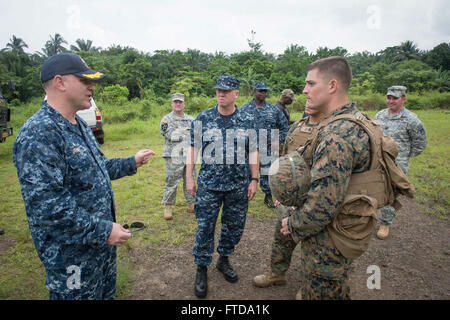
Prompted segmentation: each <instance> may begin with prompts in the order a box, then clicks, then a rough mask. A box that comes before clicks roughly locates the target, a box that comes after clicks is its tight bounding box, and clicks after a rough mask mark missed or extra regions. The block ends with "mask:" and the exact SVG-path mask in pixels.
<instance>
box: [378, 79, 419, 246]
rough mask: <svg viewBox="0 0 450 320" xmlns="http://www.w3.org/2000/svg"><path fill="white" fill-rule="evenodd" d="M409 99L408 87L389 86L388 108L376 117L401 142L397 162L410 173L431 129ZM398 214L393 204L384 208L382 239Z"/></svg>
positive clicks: (380, 232)
mask: <svg viewBox="0 0 450 320" xmlns="http://www.w3.org/2000/svg"><path fill="white" fill-rule="evenodd" d="M405 101H406V87H404V86H392V87H389V88H388V90H387V93H386V103H387V105H388V108H386V109H383V110H381V111H380V112H378V113H377V114H376V115H375V120H376V121H377V122H378V123H379V124H380V126H381V129H382V130H383V134H384V135H386V136H390V137H392V138H393V139H394V140H395V142H397V145H398V156H397V158H396V159H395V162H396V163H397V165H398V166H399V167H400V168H401V169H402V170H403V172H404V173H405V174H407V173H408V169H409V158H412V157H416V156H418V155H419V154H421V153H422V151H423V150H425V147H426V146H427V133H426V131H425V127H424V125H423V123H422V121H420V119H419V117H418V116H417V115H416V114H414V113H412V112H411V111H409V110H408V109H406V108H405V107H404V106H403V104H404V103H405ZM396 215H397V212H396V210H395V209H394V208H393V207H391V206H386V207H384V208H382V209H381V218H380V222H381V226H380V229H379V230H378V233H377V236H378V238H379V239H386V238H387V236H388V235H389V226H390V225H391V224H392V222H393V220H394V218H395V216H396Z"/></svg>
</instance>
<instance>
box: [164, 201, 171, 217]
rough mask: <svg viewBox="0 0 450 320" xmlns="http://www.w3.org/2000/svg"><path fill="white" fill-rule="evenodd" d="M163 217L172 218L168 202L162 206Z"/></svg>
mask: <svg viewBox="0 0 450 320" xmlns="http://www.w3.org/2000/svg"><path fill="white" fill-rule="evenodd" d="M164 219H166V220H172V206H171V205H170V204H167V205H166V206H165V207H164Z"/></svg>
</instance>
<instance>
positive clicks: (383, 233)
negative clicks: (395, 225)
mask: <svg viewBox="0 0 450 320" xmlns="http://www.w3.org/2000/svg"><path fill="white" fill-rule="evenodd" d="M388 235H389V225H388V224H381V225H380V229H378V232H377V237H378V239H381V240H384V239H386V238H387V237H388Z"/></svg>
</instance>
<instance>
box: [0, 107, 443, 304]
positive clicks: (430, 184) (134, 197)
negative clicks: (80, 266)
mask: <svg viewBox="0 0 450 320" xmlns="http://www.w3.org/2000/svg"><path fill="white" fill-rule="evenodd" d="M36 110H37V108H36ZM166 111H167V110H166V109H164V110H159V111H158V112H155V115H154V117H152V118H150V119H147V120H139V119H136V118H135V119H133V120H130V121H128V122H125V123H114V124H108V123H106V124H105V126H104V129H105V144H104V145H103V146H102V149H103V150H104V152H105V154H106V156H107V157H110V158H111V157H124V156H129V155H134V153H135V152H136V151H138V150H139V149H142V148H150V149H152V150H153V151H155V152H156V156H154V157H153V158H152V159H151V161H150V163H149V165H147V166H145V167H143V168H141V169H139V170H138V173H137V174H136V175H135V176H133V177H126V178H123V179H120V180H117V181H113V188H114V194H115V198H116V207H117V219H118V222H119V223H121V224H124V223H131V222H133V221H142V222H144V223H145V224H147V225H149V231H150V232H141V233H138V234H136V236H134V237H133V238H132V239H131V240H130V241H128V242H127V243H126V244H125V245H124V246H123V247H121V248H119V260H118V283H117V296H118V298H120V296H121V295H124V294H126V293H127V292H128V290H130V288H131V287H132V284H133V281H134V280H135V278H134V272H133V269H132V268H131V267H130V266H131V261H130V260H129V259H130V258H129V255H128V254H127V253H128V252H129V251H130V250H131V249H133V248H136V247H143V248H145V249H146V250H149V251H150V252H154V253H157V252H158V251H159V250H161V249H162V248H164V246H165V245H167V244H175V245H176V244H180V243H183V242H184V241H185V239H186V236H187V235H191V234H193V233H194V232H195V230H196V222H195V219H194V217H193V215H189V214H187V213H186V212H185V211H186V205H185V203H184V201H183V200H184V197H183V195H182V193H181V192H179V193H178V197H177V205H176V206H175V209H174V220H172V221H166V220H164V219H163V218H162V215H163V205H162V204H161V199H162V194H163V187H164V160H163V159H162V158H161V154H162V149H163V138H162V136H161V135H160V134H159V121H160V119H161V116H162V115H163V114H164V113H165V112H166ZM368 113H369V114H370V115H371V116H374V114H375V112H374V111H370V112H368ZM416 113H417V114H418V116H419V117H420V118H421V119H422V121H423V122H424V123H425V127H426V129H427V133H428V146H427V149H426V150H425V151H424V152H423V154H422V155H420V156H419V157H417V158H414V159H412V160H411V165H410V173H409V175H410V178H411V180H412V182H413V183H414V184H415V186H416V188H417V191H418V192H417V197H416V198H417V200H418V201H419V202H421V203H424V204H426V207H427V208H428V209H427V212H426V213H427V214H432V215H436V216H438V217H440V218H443V219H447V218H448V213H449V211H450V210H449V209H450V204H449V202H450V194H449V189H450V186H449V182H450V171H449V158H450V143H449V142H450V141H449V139H450V112H449V111H448V110H432V111H425V110H420V111H417V112H416ZM31 114H32V110H31V111H27V115H26V116H23V115H22V118H21V119H22V122H23V121H24V119H26V117H28V116H31ZM104 117H105V118H106V117H107V115H105V114H104ZM299 117H300V114H299V113H294V114H292V118H294V119H297V118H299ZM16 121H17V122H16V123H13V125H14V130H15V134H17V132H18V129H19V128H18V127H16V126H15V125H17V123H19V122H21V120H16ZM13 142H14V137H11V138H9V139H7V142H6V143H4V144H1V145H0V228H2V229H4V230H5V234H4V235H2V236H0V299H47V298H48V292H47V290H46V289H45V287H44V281H45V270H44V268H43V266H42V264H41V262H40V261H39V259H38V257H37V255H36V251H35V249H34V245H33V243H32V239H31V236H30V231H29V229H28V223H27V219H26V214H25V209H24V204H23V201H22V197H21V194H20V186H19V183H18V180H17V174H16V170H15V167H14V165H13V163H12V160H11V155H12V146H13ZM179 191H180V189H179ZM264 208H265V206H264V204H263V195H262V192H261V191H260V190H259V191H258V193H257V196H256V199H255V200H254V201H252V202H250V206H249V214H251V215H258V216H262V217H264V216H272V214H270V215H269V214H267V210H264ZM155 256H156V255H155Z"/></svg>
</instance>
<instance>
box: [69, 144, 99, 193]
mask: <svg viewBox="0 0 450 320" xmlns="http://www.w3.org/2000/svg"><path fill="white" fill-rule="evenodd" d="M67 162H68V165H69V172H68V178H69V181H70V184H71V185H72V186H73V187H75V188H79V189H80V190H90V189H92V188H93V183H92V181H93V180H94V178H95V177H94V173H93V170H92V168H93V166H94V165H95V163H94V160H93V159H92V157H91V156H90V155H89V154H87V153H86V152H77V153H74V154H72V155H71V156H70V157H69V158H68V159H67Z"/></svg>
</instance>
